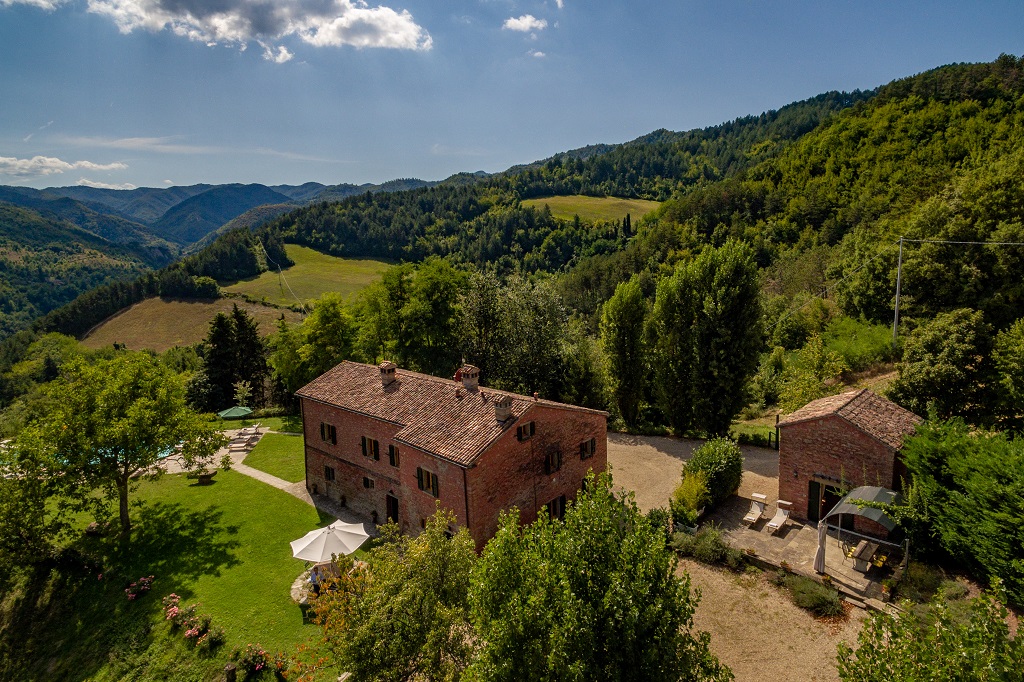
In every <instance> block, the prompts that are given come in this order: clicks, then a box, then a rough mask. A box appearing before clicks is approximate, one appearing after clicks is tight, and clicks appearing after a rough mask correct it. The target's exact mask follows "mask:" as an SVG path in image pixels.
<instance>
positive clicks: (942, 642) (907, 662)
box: [838, 589, 1024, 682]
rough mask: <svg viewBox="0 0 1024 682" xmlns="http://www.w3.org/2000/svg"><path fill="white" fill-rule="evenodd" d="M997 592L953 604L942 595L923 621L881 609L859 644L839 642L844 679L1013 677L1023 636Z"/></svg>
mask: <svg viewBox="0 0 1024 682" xmlns="http://www.w3.org/2000/svg"><path fill="white" fill-rule="evenodd" d="M1000 597H1001V595H1000V591H999V590H998V589H997V591H996V593H995V594H994V595H993V594H983V595H981V596H979V597H976V598H974V599H971V600H970V601H969V602H968V605H967V608H957V609H953V608H951V607H950V606H949V605H948V604H946V603H945V602H944V601H943V600H942V599H941V597H938V598H936V599H935V601H933V602H932V604H931V611H932V618H931V619H930V622H929V623H928V624H927V625H926V624H924V623H921V622H920V621H919V620H918V619H917V617H916V616H915V612H914V611H912V610H907V611H903V612H898V613H896V614H893V613H890V612H887V611H880V612H874V613H872V614H871V616H870V617H869V618H868V621H867V622H866V623H865V625H864V628H863V629H862V630H861V631H860V634H859V635H858V636H857V647H856V648H852V647H850V646H849V645H847V644H846V643H840V644H839V655H838V667H839V678H840V679H841V680H843V682H902V681H904V680H905V681H907V682H910V681H911V680H963V681H965V682H966V681H967V680H970V681H971V682H1012V681H1014V680H1019V679H1020V675H1021V671H1022V670H1024V639H1022V638H1021V636H1020V635H1019V634H1018V635H1017V636H1016V637H1014V636H1011V634H1010V629H1009V626H1008V625H1007V620H1008V616H1009V614H1008V612H1007V610H1006V607H1005V606H1003V604H1002V603H1001V601H1000Z"/></svg>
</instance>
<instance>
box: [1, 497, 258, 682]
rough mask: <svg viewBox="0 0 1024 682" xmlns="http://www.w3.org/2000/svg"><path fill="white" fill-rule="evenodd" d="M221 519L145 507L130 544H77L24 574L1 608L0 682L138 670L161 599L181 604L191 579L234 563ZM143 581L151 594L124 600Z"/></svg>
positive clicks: (232, 529)
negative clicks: (149, 580) (149, 583)
mask: <svg viewBox="0 0 1024 682" xmlns="http://www.w3.org/2000/svg"><path fill="white" fill-rule="evenodd" d="M222 517H223V512H222V511H219V510H216V509H205V510H198V511H196V510H190V509H187V508H185V507H184V506H183V505H181V504H166V503H154V504H151V505H147V506H145V507H143V508H142V509H141V510H139V511H138V512H136V513H135V528H134V530H133V532H132V537H131V539H130V540H124V539H119V538H116V537H108V538H84V539H82V540H81V541H80V542H78V543H76V546H75V547H72V548H69V549H66V550H64V551H63V552H61V553H60V555H58V558H56V559H54V560H50V561H47V562H45V563H43V564H39V565H36V566H34V567H32V568H31V569H29V570H27V571H26V572H25V573H24V574H22V576H21V579H20V581H19V584H18V585H17V586H16V588H15V589H12V591H11V594H10V595H9V596H8V597H7V598H6V603H5V605H4V608H3V609H2V610H0V679H5V680H6V679H12V680H13V679H17V680H54V679H61V680H85V679H89V678H91V677H93V676H95V675H96V674H97V673H98V672H99V671H100V670H101V669H103V668H106V669H107V670H108V672H113V675H114V677H120V675H121V672H126V671H127V670H130V669H131V668H133V667H135V666H136V665H138V662H139V660H140V659H145V658H146V657H147V656H149V655H151V652H150V646H151V645H152V644H153V640H154V636H155V635H154V632H153V625H154V622H156V621H157V619H158V616H157V614H158V613H159V612H160V610H161V603H160V598H161V597H163V596H165V595H166V594H168V593H170V592H177V593H178V594H179V595H181V596H182V599H183V600H185V599H187V598H188V597H189V596H191V594H192V593H191V590H190V589H189V585H190V584H191V583H192V582H194V581H195V579H196V578H198V577H199V576H202V575H218V574H219V573H220V571H221V570H222V569H223V568H226V567H230V566H233V565H236V564H238V563H239V560H238V559H237V558H236V557H235V556H234V551H233V550H234V549H235V548H236V547H238V546H239V545H240V544H241V543H239V542H238V540H236V539H234V538H233V537H232V536H234V535H235V534H236V533H237V530H238V527H237V526H225V525H224V524H223V520H222ZM97 555H102V556H103V557H104V558H103V560H102V567H101V566H100V563H101V562H100V561H98V560H97V559H93V558H90V557H95V556H97ZM148 575H153V576H155V580H154V587H153V590H152V591H151V592H150V593H148V594H145V595H143V596H141V597H139V598H138V599H136V600H134V601H130V600H129V599H128V598H127V596H126V594H125V592H124V590H125V588H126V587H127V586H128V584H129V583H130V582H132V581H135V580H137V579H138V578H139V577H141V576H148ZM158 632H159V631H158ZM122 668H124V671H121V669H122Z"/></svg>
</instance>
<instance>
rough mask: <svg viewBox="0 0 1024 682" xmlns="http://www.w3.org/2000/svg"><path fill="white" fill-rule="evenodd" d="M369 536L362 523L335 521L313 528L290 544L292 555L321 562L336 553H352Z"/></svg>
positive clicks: (329, 558) (328, 559)
mask: <svg viewBox="0 0 1024 682" xmlns="http://www.w3.org/2000/svg"><path fill="white" fill-rule="evenodd" d="M368 537H370V536H369V534H367V532H366V531H365V530H364V529H363V524H361V523H343V522H341V521H335V522H334V523H332V524H331V525H329V526H324V527H323V528H317V529H316V530H311V531H309V532H308V533H306V534H305V535H303V536H302V537H301V538H299V539H298V540H293V541H292V542H290V543H289V544H290V545H291V546H292V556H293V557H295V558H296V559H305V560H306V561H313V562H316V563H320V562H323V561H330V560H331V557H333V556H335V555H340V554H351V553H352V552H354V551H356V550H357V549H359V546H360V545H361V544H363V543H364V542H366V538H368Z"/></svg>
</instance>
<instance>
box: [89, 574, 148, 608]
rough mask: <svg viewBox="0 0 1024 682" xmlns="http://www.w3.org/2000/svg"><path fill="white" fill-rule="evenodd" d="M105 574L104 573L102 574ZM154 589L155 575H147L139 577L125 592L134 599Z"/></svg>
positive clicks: (130, 599) (130, 598)
mask: <svg viewBox="0 0 1024 682" xmlns="http://www.w3.org/2000/svg"><path fill="white" fill-rule="evenodd" d="M100 575H101V576H102V575H103V574H102V573H101V574H100ZM151 589H153V576H147V577H143V578H139V579H138V580H136V581H135V582H133V583H132V584H130V585H129V586H128V587H126V588H125V590H124V593H125V594H126V595H128V600H129V601H134V600H135V598H136V597H138V596H139V595H140V594H145V593H147V592H149V591H150V590H151Z"/></svg>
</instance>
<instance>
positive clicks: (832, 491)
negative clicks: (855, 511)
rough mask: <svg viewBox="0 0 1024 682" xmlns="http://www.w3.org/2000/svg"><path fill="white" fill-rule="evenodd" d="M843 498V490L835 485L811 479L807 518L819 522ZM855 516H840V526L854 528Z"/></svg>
mask: <svg viewBox="0 0 1024 682" xmlns="http://www.w3.org/2000/svg"><path fill="white" fill-rule="evenodd" d="M841 499H843V492H842V491H841V490H840V489H839V488H837V487H836V486H834V485H828V484H826V483H821V482H820V481H811V482H810V483H809V484H808V487H807V520H808V521H810V522H811V523H817V522H818V521H819V520H820V519H821V517H822V516H824V515H825V514H828V513H829V512H830V511H832V509H834V508H835V506H836V505H837V504H839V500H841ZM853 522H854V518H853V515H851V514H841V515H840V516H839V527H840V528H846V529H848V530H852V529H853Z"/></svg>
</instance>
